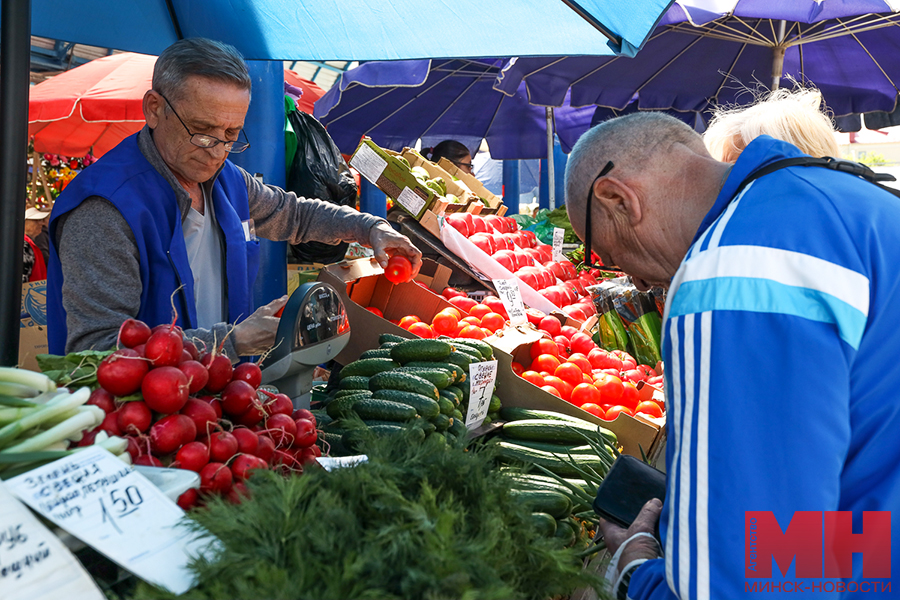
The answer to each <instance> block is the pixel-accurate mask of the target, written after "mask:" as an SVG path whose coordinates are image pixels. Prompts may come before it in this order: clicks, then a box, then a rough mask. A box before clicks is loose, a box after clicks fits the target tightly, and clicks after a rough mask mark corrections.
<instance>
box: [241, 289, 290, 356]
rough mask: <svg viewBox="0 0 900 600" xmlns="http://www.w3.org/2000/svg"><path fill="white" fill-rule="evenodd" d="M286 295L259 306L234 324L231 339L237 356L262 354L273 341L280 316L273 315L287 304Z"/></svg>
mask: <svg viewBox="0 0 900 600" xmlns="http://www.w3.org/2000/svg"><path fill="white" fill-rule="evenodd" d="M287 301H288V297H287V296H282V297H281V298H278V299H276V300H272V301H271V302H269V303H268V304H266V305H265V306H260V307H259V308H257V309H256V312H254V313H253V314H252V315H250V316H249V317H247V318H246V319H244V320H243V321H241V322H240V323H238V324H237V325H235V326H234V330H233V331H232V332H231V340H232V342H233V343H234V351H235V352H237V354H238V356H255V355H257V354H262V353H263V352H265V351H266V350H268V349H269V348H271V347H272V345H273V344H274V343H275V332H276V331H277V330H278V323H279V322H280V321H281V319H280V318H278V317H276V316H274V315H275V313H277V312H278V311H279V310H281V308H282V307H283V306H284V305H285V304H287Z"/></svg>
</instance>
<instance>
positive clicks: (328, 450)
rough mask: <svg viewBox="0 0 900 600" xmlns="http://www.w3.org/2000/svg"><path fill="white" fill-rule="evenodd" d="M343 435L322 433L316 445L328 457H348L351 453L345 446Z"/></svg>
mask: <svg viewBox="0 0 900 600" xmlns="http://www.w3.org/2000/svg"><path fill="white" fill-rule="evenodd" d="M341 438H342V434H340V433H331V432H329V431H320V432H319V436H318V439H317V440H316V444H317V445H318V446H319V448H321V449H322V454H323V455H326V456H346V455H347V454H350V451H349V450H347V448H346V447H345V446H344V442H343V440H342V439H341Z"/></svg>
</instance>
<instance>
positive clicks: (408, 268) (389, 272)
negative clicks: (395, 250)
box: [384, 254, 412, 284]
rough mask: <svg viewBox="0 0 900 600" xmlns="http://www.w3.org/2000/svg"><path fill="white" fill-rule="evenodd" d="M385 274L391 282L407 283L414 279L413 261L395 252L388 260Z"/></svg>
mask: <svg viewBox="0 0 900 600" xmlns="http://www.w3.org/2000/svg"><path fill="white" fill-rule="evenodd" d="M384 276H385V277H386V278H387V280H388V281H390V282H391V283H394V284H397V283H405V282H407V281H409V280H410V279H412V263H411V262H409V259H408V258H406V257H405V256H400V255H399V254H395V255H394V256H392V257H391V258H390V259H389V260H388V264H387V267H386V268H385V269H384Z"/></svg>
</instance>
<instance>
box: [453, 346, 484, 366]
mask: <svg viewBox="0 0 900 600" xmlns="http://www.w3.org/2000/svg"><path fill="white" fill-rule="evenodd" d="M454 344H455V345H454V347H455V348H456V352H462V353H463V354H465V355H466V356H468V357H469V358H470V359H471V361H472V362H481V361H483V360H484V357H483V356H482V355H481V352H479V351H478V348H473V347H472V346H466V345H463V344H456V343H455V342H454Z"/></svg>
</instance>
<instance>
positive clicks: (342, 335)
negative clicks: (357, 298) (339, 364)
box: [262, 281, 350, 408]
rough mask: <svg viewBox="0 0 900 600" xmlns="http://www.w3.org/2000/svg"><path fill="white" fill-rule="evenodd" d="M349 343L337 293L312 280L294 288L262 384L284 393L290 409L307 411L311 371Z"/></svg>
mask: <svg viewBox="0 0 900 600" xmlns="http://www.w3.org/2000/svg"><path fill="white" fill-rule="evenodd" d="M349 341H350V321H348V320H347V311H346V310H345V309H344V303H343V301H342V300H341V297H340V295H339V294H338V292H337V290H335V289H334V288H333V287H332V286H330V285H328V284H327V283H322V282H319V281H314V282H311V283H305V284H303V285H301V286H300V287H299V288H297V289H296V290H295V291H294V293H293V294H291V297H290V298H289V299H288V301H287V304H286V305H285V307H284V311H283V312H282V313H281V322H280V323H279V324H278V331H277V332H276V333H275V345H274V347H273V350H272V352H271V353H270V354H269V355H268V357H267V358H266V360H265V362H266V363H267V366H266V367H264V368H263V370H262V383H264V384H268V385H273V386H275V387H277V388H278V391H279V392H281V393H283V394H287V395H288V396H289V397H290V398H291V400H293V402H294V408H309V401H310V395H311V392H312V379H313V372H314V371H315V369H316V367H317V366H318V365H321V364H322V363H325V362H328V361H329V360H331V359H333V358H334V357H335V356H337V355H338V354H339V353H340V352H341V350H343V349H344V347H345V346H346V345H347V342H349Z"/></svg>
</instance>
